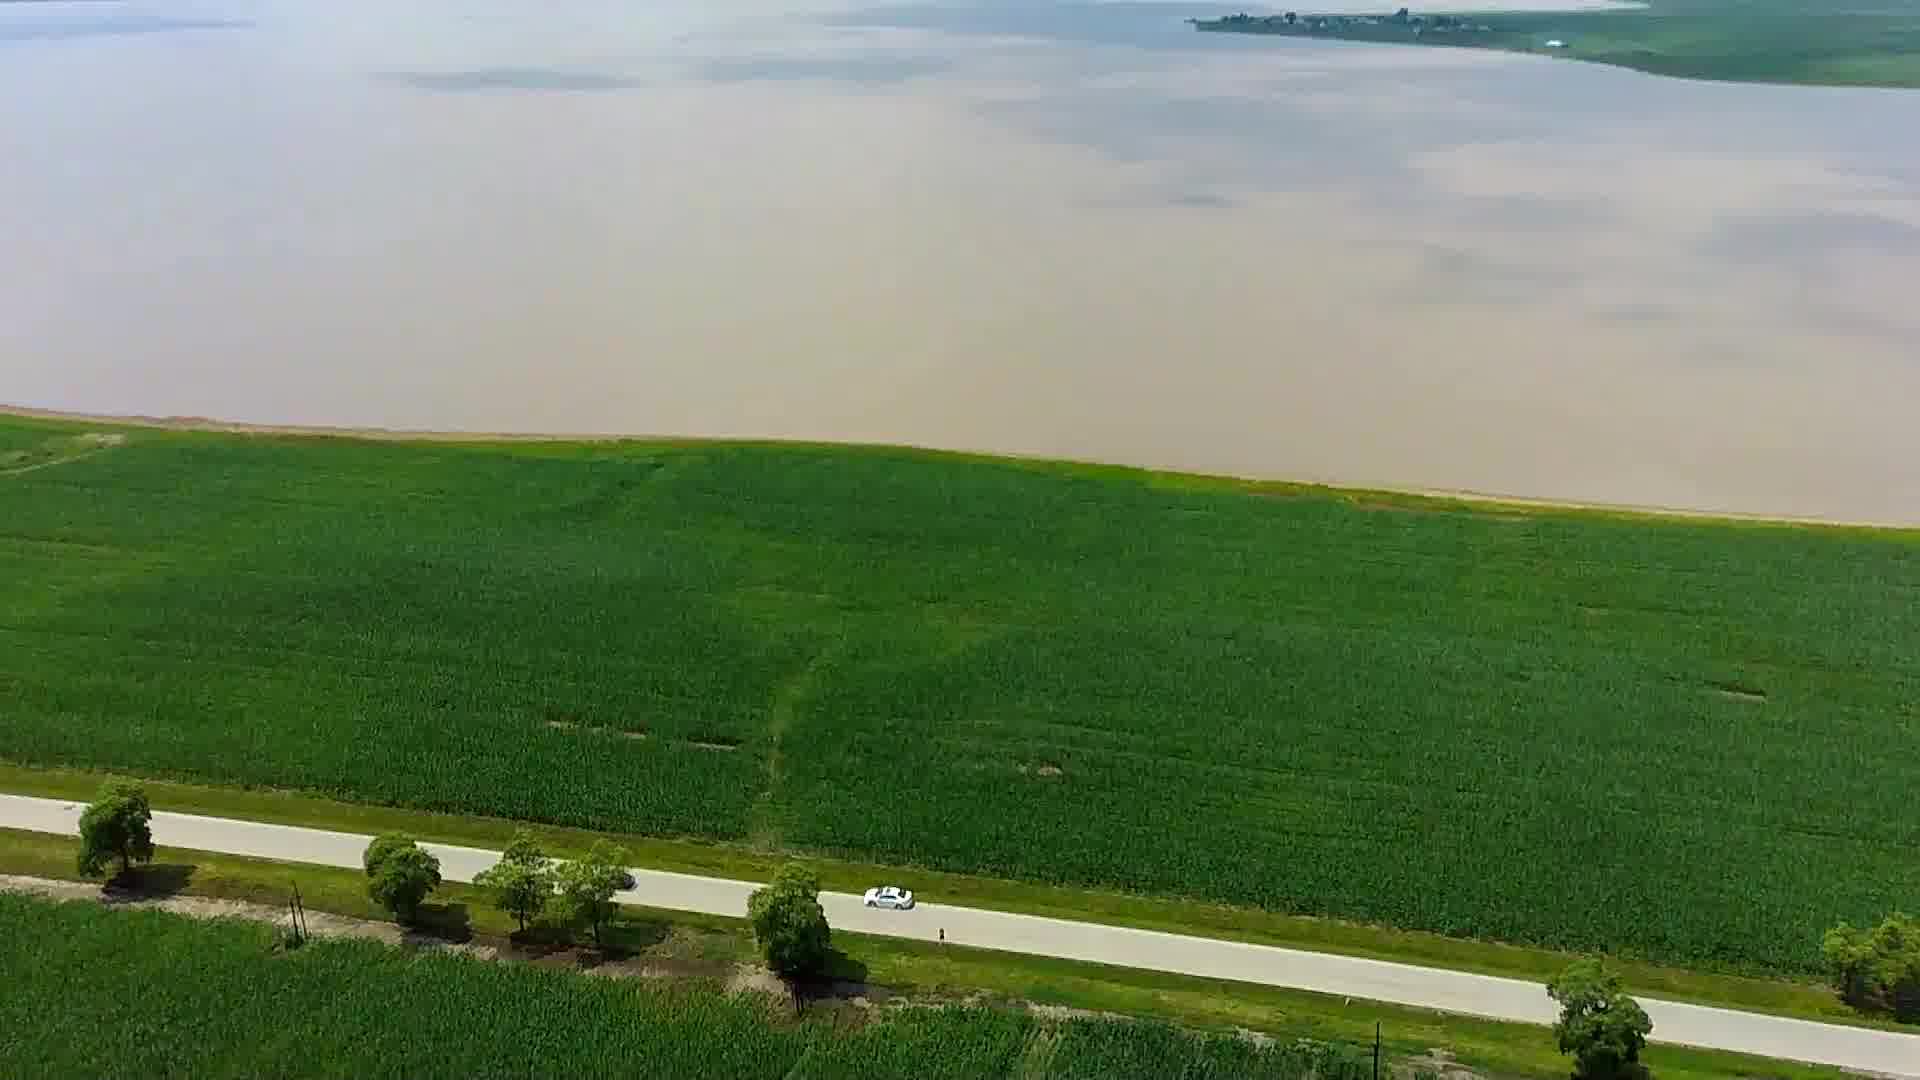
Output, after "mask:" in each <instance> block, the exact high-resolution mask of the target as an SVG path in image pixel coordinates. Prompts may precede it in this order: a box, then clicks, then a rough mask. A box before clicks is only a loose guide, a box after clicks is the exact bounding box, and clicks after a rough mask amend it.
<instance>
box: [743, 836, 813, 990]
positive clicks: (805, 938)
mask: <svg viewBox="0 0 1920 1080" xmlns="http://www.w3.org/2000/svg"><path fill="white" fill-rule="evenodd" d="M747 919H748V921H750V922H752V923H753V939H754V941H755V942H757V943H758V944H759V946H760V952H761V954H762V955H763V956H764V957H765V958H766V961H767V966H768V967H770V968H772V969H773V970H774V971H775V972H777V973H778V974H780V975H781V976H782V977H785V978H789V979H792V978H797V977H800V976H804V975H813V974H818V973H819V972H820V971H822V970H824V969H825V967H826V963H827V955H828V949H829V947H830V945H831V942H832V938H833V931H832V929H831V928H830V927H829V926H828V925H827V913H826V911H824V910H823V909H822V908H821V907H820V880H819V878H817V877H815V876H814V874H813V871H811V870H808V869H807V868H806V867H804V866H801V865H800V864H799V863H788V864H787V865H786V866H783V867H781V868H780V872H779V873H778V874H775V875H774V878H773V881H772V883H771V884H768V885H766V886H765V887H763V888H759V889H756V890H754V893H753V895H752V896H751V897H749V898H748V899H747Z"/></svg>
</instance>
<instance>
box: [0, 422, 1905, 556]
mask: <svg viewBox="0 0 1920 1080" xmlns="http://www.w3.org/2000/svg"><path fill="white" fill-rule="evenodd" d="M0 416H15V417H20V418H23V419H28V420H51V421H60V422H64V423H84V424H113V425H117V426H121V427H139V428H153V429H156V430H163V431H201V432H211V433H214V434H223V435H285V436H295V437H306V438H336V439H359V440H365V441H369V442H417V443H614V442H660V443H686V444H697V443H767V444H781V443H786V444H791V445H817V446H844V447H846V448H848V449H858V448H866V449H900V450H911V451H916V452H920V453H931V454H951V455H953V456H956V457H976V458H982V459H999V460H1003V461H1013V462H1025V463H1030V464H1062V465H1080V466H1095V467H1112V468H1118V469H1138V470H1139V471H1141V472H1147V473H1161V474H1165V475H1169V476H1185V477H1191V478H1195V479H1202V480H1216V481H1223V482H1229V483H1240V484H1246V485H1249V486H1251V487H1253V488H1256V489H1257V488H1259V487H1261V486H1272V487H1286V488H1298V489H1302V490H1305V489H1315V490H1323V491H1326V492H1328V493H1329V494H1336V495H1348V496H1354V497H1361V498H1364V497H1366V496H1380V495H1392V496H1403V497H1411V498H1417V499H1432V500H1435V501H1438V502H1457V503H1463V504H1471V505H1472V506H1475V507H1483V508H1499V507H1503V506H1504V507H1507V508H1510V509H1513V510H1520V511H1553V510H1570V511H1582V512H1589V513H1600V514H1610V515H1617V516H1623V517H1647V518H1659V519H1670V520H1675V521H1703V522H1725V523H1730V524H1746V525H1798V526H1811V527H1817V528H1832V529H1869V530H1874V531H1878V532H1893V533H1916V534H1920V523H1915V522H1900V521H1871V520H1859V519H1849V518H1829V517H1818V516H1797V515H1793V514H1763V513H1745V512H1741V511H1737V510H1705V509H1699V508H1695V507H1686V506H1661V505H1658V504H1653V503H1616V502H1591V501H1582V500H1577V499H1554V498H1545V497H1533V496H1527V495H1502V494H1498V493H1494V492H1485V491H1473V490H1470V489H1465V488H1423V487H1412V486H1407V487H1393V486H1367V485H1357V484H1340V483H1328V482H1321V481H1313V480H1287V479H1282V478H1278V477H1274V476H1254V475H1240V474H1229V473H1198V472H1190V471H1186V470H1180V469H1165V468H1158V467H1155V466H1150V465H1132V464H1126V463H1120V462H1102V461H1088V460H1080V459H1069V458H1055V457H1047V456H1044V455H1040V454H1017V453H1006V452H1004V451H989V450H968V449H954V448H948V447H937V446H919V445H912V444H888V443H857V442H845V443H835V442H831V441H818V440H806V439H771V438H770V439H756V438H736V437H703V436H697V435H695V436H688V435H661V434H649V433H645V432H510V431H463V430H449V429H425V428H384V427H347V426H333V425H326V424H258V423H251V422H248V421H242V420H220V419H216V418H214V417H208V416H151V415H144V414H138V413H131V414H116V413H92V412H76V411H72V410H65V409H41V408H35V407H33V406H28V405H9V404H4V403H0Z"/></svg>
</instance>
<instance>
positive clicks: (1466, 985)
mask: <svg viewBox="0 0 1920 1080" xmlns="http://www.w3.org/2000/svg"><path fill="white" fill-rule="evenodd" d="M80 810H81V806H80V804H79V803H72V802H64V801H61V800H57V799H36V798H29V797H27V796H22V795H0V826H3V827H7V828H15V829H28V830H31V831H34V832H45V833H55V834H59V835H66V836H72V835H76V834H77V833H78V831H79V820H80ZM153 834H154V841H155V842H156V843H160V844H165V845H167V846H169V847H178V848H191V849H194V850H199V851H212V852H219V853H222V854H228V855H248V856H253V857H255V858H261V859H278V860H281V861H285V862H299V863H312V864H316V865H320V866H337V867H345V868H348V869H354V870H357V869H359V868H360V856H361V852H362V851H363V850H365V848H366V846H367V841H368V840H370V839H372V838H371V837H368V836H361V835H356V834H354V833H341V832H330V831H327V830H324V829H305V828H297V827H295V826H291V825H269V824H264V823H261V822H254V821H237V820H233V819H230V818H214V817H201V816H200V815H198V814H175V813H168V812H155V814H154V815H153ZM421 846H423V847H425V848H427V849H428V850H429V851H431V852H433V853H434V855H436V856H438V857H439V859H440V872H441V875H442V876H443V877H445V878H446V879H447V880H449V881H461V882H470V881H472V880H473V878H474V875H476V874H478V873H479V872H480V871H482V870H485V869H486V868H488V867H490V866H492V865H493V864H494V863H495V862H496V861H498V860H499V858H500V853H499V852H496V851H483V850H480V849H478V848H469V847H457V846H454V845H450V844H434V843H424V844H422V845H421ZM633 876H634V882H635V884H634V887H633V888H632V889H630V890H628V891H626V892H624V893H621V894H620V895H619V900H620V901H621V902H622V903H628V904H640V905H644V906H647V907H655V908H669V909H673V910H677V911H698V912H704V913H707V914H710V915H727V916H732V917H735V918H739V917H743V916H744V915H745V914H746V910H747V895H748V894H749V893H751V892H752V891H753V890H754V889H755V888H758V885H757V884H756V883H754V882H747V881H730V880H727V879H725V878H709V877H696V876H694V875H691V874H674V873H667V872H664V871H659V870H639V869H636V870H634V871H633ZM875 884H880V883H879V882H875ZM901 884H909V885H910V884H911V882H902V883H901ZM820 904H821V906H822V907H824V908H825V909H826V912H827V920H828V922H829V923H831V924H832V925H833V927H834V928H835V929H840V930H849V931H853V932H857V933H863V934H880V935H885V936H888V937H900V938H913V939H917V940H921V941H934V940H937V939H938V936H939V935H940V933H941V932H942V931H944V932H945V936H946V940H947V941H949V942H952V943H954V944H956V945H970V946H975V947H979V948H985V949H999V950H1001V951H1004V952H1017V953H1029V954H1032V955H1035V956H1052V957H1059V958H1061V959H1065V960H1084V961H1090V962H1092V963H1098V964H1113V965H1116V966H1119V967H1130V968H1144V969H1148V970H1154V971H1166V972H1172V973H1175V974H1180V975H1195V976H1199V977H1201V978H1208V979H1230V980H1233V981H1236V982H1246V983H1259V984H1262V985H1266V986H1279V987H1286V988H1290V989H1296V990H1311V991H1315V992H1318V993H1323V994H1334V995H1339V996H1343V997H1357V998H1367V999H1370V1000H1373V1001H1383V1002H1388V1003H1391V1004H1394V1005H1406V1006H1412V1007H1414V1008H1422V1009H1437V1010H1440V1011H1443V1012H1452V1013H1462V1014H1466V1015H1471V1016H1484V1017H1489V1018H1491V1019H1495V1020H1511V1021H1519V1022H1522V1023H1529V1024H1550V1023H1552V1022H1553V1018H1554V1009H1553V1003H1552V1002H1551V1001H1549V1000H1548V999H1547V995H1546V991H1545V989H1544V988H1543V987H1542V986H1541V985H1540V984H1539V983H1532V982H1526V981H1524V980H1521V979H1503V978H1497V977H1495V976H1491V975H1474V974H1470V973H1468V972H1463V971H1448V970H1445V969H1443V968H1424V967H1415V966H1413V965H1410V964H1396V963H1390V962H1387V961H1384V960H1368V959H1364V958H1361V957H1354V956H1339V955H1336V954H1333V953H1316V952H1304V951H1301V950H1297V949H1282V948H1277V947H1275V946H1271V945H1253V944H1249V943H1247V942H1241V941H1222V940H1220V939H1217V938H1204V937H1188V936H1184V935H1180V934H1165V933H1160V932H1158V931H1153V930H1135V929H1132V928H1129V927H1124V926H1106V925H1103V924H1100V923H1083V922H1071V921H1068V920H1065V919H1049V918H1044V917H1041V916H1038V915H1015V914H1012V913H1009V912H1003V911H987V910H983V909H980V908H965V907H949V906H947V905H945V904H920V905H918V906H917V907H915V908H914V909H913V910H911V911H880V910H876V909H872V908H868V907H866V906H865V905H863V904H862V903H861V899H860V897H858V896H853V895H850V894H847V893H821V894H820ZM1639 1000H1640V1003H1641V1005H1643V1006H1644V1007H1645V1008H1646V1010H1647V1015H1648V1016H1649V1017H1651V1018H1652V1019H1653V1032H1654V1039H1655V1040H1656V1041H1658V1042H1666V1043H1679V1044H1684V1045H1689V1046H1700V1047H1706V1048H1709V1049H1714V1050H1731V1051H1736V1052H1739V1053H1746V1054H1758V1055H1760V1056H1763V1057H1773V1058H1785V1059H1787V1060H1791V1061H1804V1062H1810V1063H1814V1064H1821V1065H1837V1066H1840V1067H1842V1068H1849V1069H1860V1070H1866V1071H1872V1072H1878V1073H1884V1074H1888V1075H1892V1076H1901V1077H1914V1078H1917V1080H1920V1035H1908V1034H1903V1033H1899V1032H1892V1031H1878V1030H1874V1029H1871V1028H1856V1027H1847V1026H1844V1025H1840V1024H1822V1023H1816V1022H1814V1021H1810V1020H1795V1019H1790V1018H1787V1017H1779V1016H1767V1015H1765V1014H1762V1013H1748V1012H1740V1011H1737V1010H1733V1009H1716V1008H1711V1007H1709V1006H1704V1005H1687V1004H1682V1003H1680V1002H1674V1001H1662V1000H1659V999H1656V998H1645V997H1643V998H1640V999H1639Z"/></svg>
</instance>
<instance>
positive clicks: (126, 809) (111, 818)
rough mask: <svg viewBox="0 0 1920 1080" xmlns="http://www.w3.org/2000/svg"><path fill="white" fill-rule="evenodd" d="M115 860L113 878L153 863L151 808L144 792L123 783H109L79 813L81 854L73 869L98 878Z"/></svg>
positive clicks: (118, 781)
mask: <svg viewBox="0 0 1920 1080" xmlns="http://www.w3.org/2000/svg"><path fill="white" fill-rule="evenodd" d="M115 861H118V862H119V864H120V866H119V869H118V870H117V871H116V876H120V875H124V874H126V873H127V872H128V871H130V870H132V869H133V864H134V863H143V862H151V861H153V808H152V807H151V806H150V805H148V803H147V792H146V789H145V788H143V787H141V786H140V785H139V784H135V783H131V782H128V781H125V780H114V781H109V782H108V783H107V784H106V786H104V787H102V788H101V789H100V794H99V795H98V796H97V797H95V798H94V800H93V802H91V803H89V804H87V808H86V809H85V810H84V811H82V812H81V814H80V853H79V857H78V858H77V859H76V860H75V865H76V869H78V870H79V872H80V873H81V874H82V875H83V876H85V877H99V876H100V874H101V873H102V872H104V871H105V870H106V868H107V866H108V864H109V863H112V862H115Z"/></svg>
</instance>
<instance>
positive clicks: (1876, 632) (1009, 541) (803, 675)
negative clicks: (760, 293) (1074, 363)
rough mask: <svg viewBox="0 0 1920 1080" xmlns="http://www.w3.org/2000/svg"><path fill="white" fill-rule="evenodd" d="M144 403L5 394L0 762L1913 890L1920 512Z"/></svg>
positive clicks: (1484, 889) (1217, 887) (1596, 888)
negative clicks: (517, 437)
mask: <svg viewBox="0 0 1920 1080" xmlns="http://www.w3.org/2000/svg"><path fill="white" fill-rule="evenodd" d="M126 436H127V437H126V440H125V442H124V443H123V444H121V445H102V444H101V443H99V442H98V441H97V440H95V441H93V442H86V443H79V442H76V439H77V438H79V436H76V435H75V434H73V433H72V430H71V429H60V428H52V427H44V426H40V425H37V424H33V423H30V422H26V421H18V420H0V448H14V449H21V450H25V451H29V452H31V453H33V455H34V456H35V459H36V460H51V461H54V462H56V463H54V464H50V465H47V466H45V467H40V468H34V469H31V470H28V471H18V472H13V473H10V474H5V475H0V757H4V758H6V759H8V760H11V761H14V762H18V763H25V764H67V765H82V766H93V767H100V768H111V769H118V770H122V771H126V772H132V773H138V774H143V775H150V776H161V775H166V776H176V777H185V778H196V779H202V780H208V781H215V782H223V783H234V784H250V785H266V786H278V787H290V788H302V789H310V790H314V791H320V792H326V793H330V794H333V795H336V796H339V797H344V798H349V799H356V800H362V801H373V802H387V803H394V804H401V805H407V806H415V807H425V808H431V809H445V810H453V811H460V812H467V813H477V814H490V815H498V816H504V817H517V818H526V819H537V820H543V821H550V822H556V823H563V824H572V825H580V826H585V827H590V828H605V829H616V830H629V831H636V832H650V833H659V834H688V835H697V836H707V837H713V838H717V839H723V840H733V841H746V842H751V843H754V844H757V845H761V846H763V847H766V848H769V849H793V850H801V851H816V852H833V853H839V854H845V855H848V856H853V857H858V858H862V859H870V860H875V861H881V862H897V863H906V864H917V865H922V866H931V867H938V868H943V869H951V870H962V871H974V872H983V873H988V874H994V875H1001V876H1007V877H1015V878H1024V879H1032V880H1044V881H1051V882H1061V883H1067V884H1098V885H1104V886H1115V887H1121V888H1126V889H1132V890H1139V891H1143V892H1153V893H1162V894H1170V895H1181V896H1191V897H1199V898H1204V899H1213V900H1220V901H1230V902H1238V903H1247V904H1257V905H1262V906H1265V907H1269V908H1273V909H1279V910H1286V911H1296V912H1313V913H1325V914H1331V915H1338V916H1343V917H1348V918H1354V919H1360V920H1367V921H1376V922H1384V923H1391V924H1395V925H1400V926H1407V927H1414V928H1421V929H1429V930H1437V931H1442V932H1446V933H1451V934H1458V935H1467V936H1475V937H1483V938H1492V939H1500V940H1509V941H1518V942H1526V943H1533V944H1543V945H1551V946H1558V947H1566V948H1574V949H1608V950H1615V951H1620V952H1625V953H1631V954H1636V955H1640V956H1644V957H1647V958H1650V959H1656V960H1661V961H1666V962H1674V963H1684V964H1692V965H1697V966H1705V967H1715V968H1729V969H1746V970H1756V971H1772V972H1790V973H1792V972H1806V971H1809V970H1811V969H1812V968H1813V967H1814V965H1815V964H1816V963H1817V947H1818V940H1819V936H1820V934H1821V933H1822V931H1824V930H1825V929H1826V928H1827V926H1829V925H1830V924H1831V923H1833V922H1835V921H1836V920H1838V919H1841V918H1847V919H1852V920H1855V921H1859V920H1863V919H1869V918H1874V917H1877V916H1878V915H1879V914H1880V913H1882V912H1883V911H1885V910H1887V909H1890V908H1894V907H1898V906H1902V905H1904V906H1906V907H1909V908H1911V907H1912V906H1913V905H1914V904H1915V903H1917V902H1920V807H1917V806H1916V805H1915V803H1914V801H1913V799H1912V798H1911V796H1910V793H1911V792H1912V791H1914V790H1916V789H1917V788H1920V647H1916V646H1917V645H1920V539H1917V538H1916V536H1915V535H1914V534H1912V533H1891V532H1870V531H1845V530H1818V529H1808V528H1795V527H1784V526H1763V525H1730V524H1720V523H1706V522H1683V521H1671V520H1665V521H1662V520H1651V519H1636V518H1627V517H1618V516H1611V517H1610V516H1605V515H1577V514H1567V513H1545V512H1541V513H1522V512H1518V511H1512V510H1508V509H1503V508H1496V507H1482V508H1477V509H1474V508H1448V507H1445V506H1442V505H1440V504H1435V503H1430V502H1422V501H1419V500H1413V499H1401V498H1394V497H1390V496H1378V497H1376V496H1359V495H1344V494H1341V493H1335V492H1324V491H1314V490H1310V489H1292V488H1284V487H1256V486H1249V485H1239V484H1235V483H1231V482H1224V481H1206V480H1201V479H1195V478H1181V477H1171V476H1165V475H1158V474H1150V473H1143V472H1137V471H1130V470H1123V469H1105V468H1093V467H1076V466H1053V465H1040V464H1015V463H1008V462H991V461H978V460H967V459H962V458H956V457H951V456H941V455H932V454H923V453H915V452H910V451H894V450H860V449H846V448H825V447H773V446H730V445H701V444H691V445H649V444H638V443H627V444H599V445H580V444H551V445H547V444H527V445H516V446H470V447H463V446H454V445H444V444H420V443H409V444H396V443H372V442H360V441H348V440H323V439H286V438H264V437H239V436H219V435H210V434H187V433H174V432H161V431H151V430H136V431H129V432H127V433H126ZM75 447H80V448H82V449H86V450H88V452H86V453H84V454H80V455H79V456H74V455H73V454H72V453H71V452H70V451H72V450H74V448H75Z"/></svg>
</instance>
